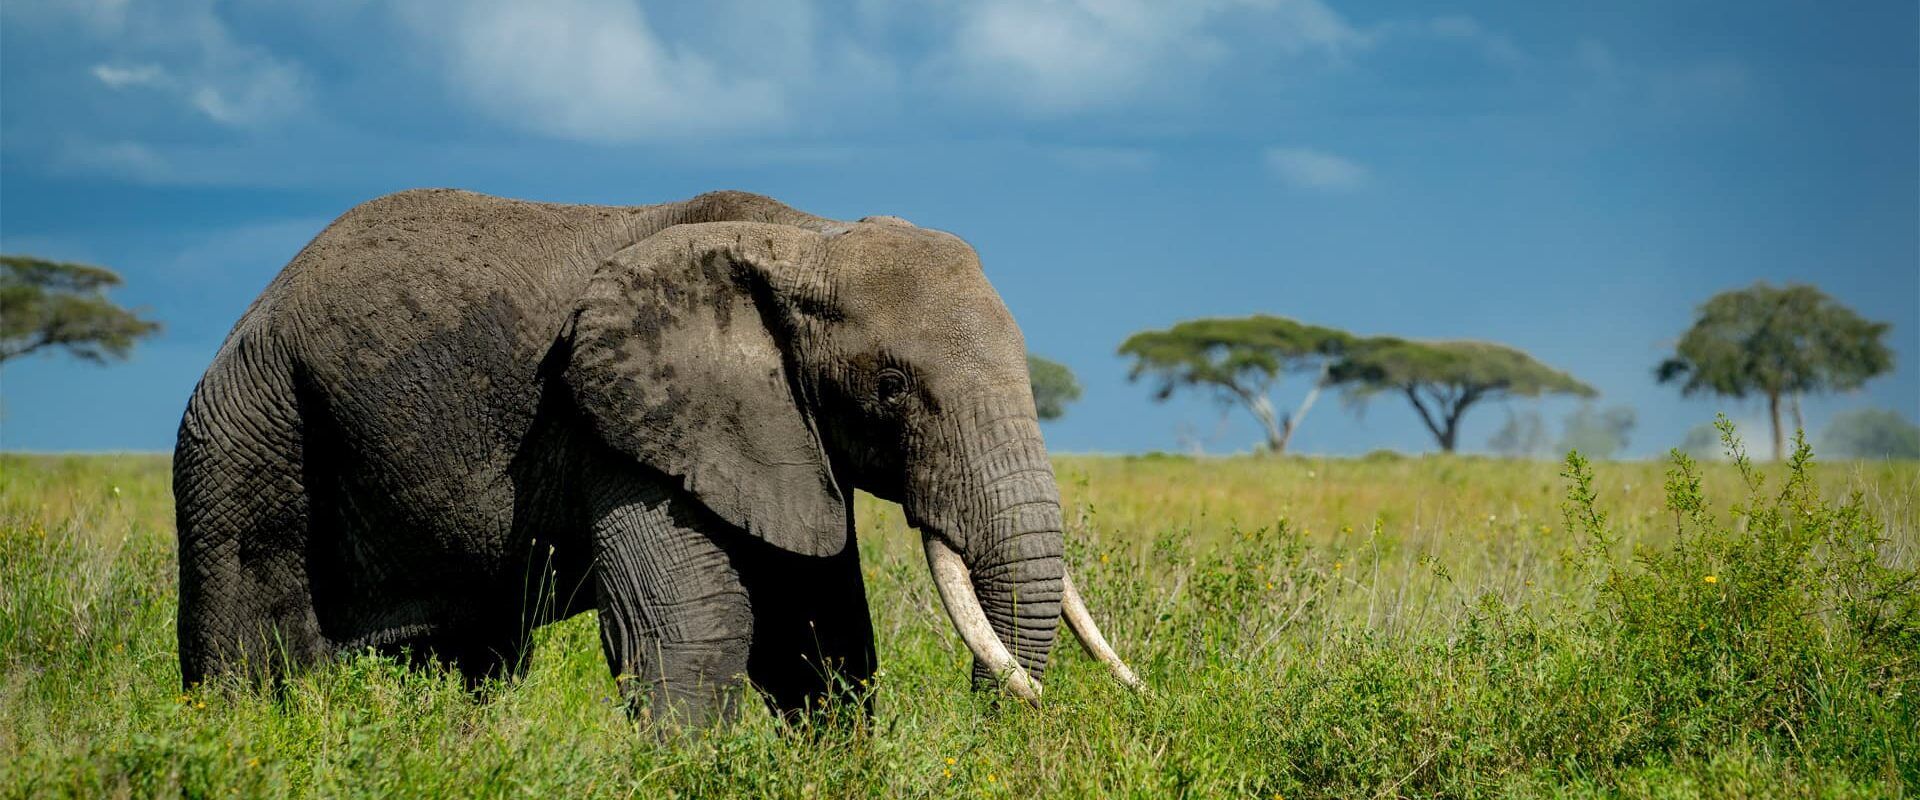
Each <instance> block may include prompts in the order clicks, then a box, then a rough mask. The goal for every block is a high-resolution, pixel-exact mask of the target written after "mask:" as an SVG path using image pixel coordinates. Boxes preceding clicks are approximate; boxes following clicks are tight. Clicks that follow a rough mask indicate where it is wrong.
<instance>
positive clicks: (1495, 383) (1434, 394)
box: [1330, 337, 1596, 453]
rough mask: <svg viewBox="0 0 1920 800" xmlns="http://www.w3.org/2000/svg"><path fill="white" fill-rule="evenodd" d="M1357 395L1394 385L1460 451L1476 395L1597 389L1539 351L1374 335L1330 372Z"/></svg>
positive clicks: (1448, 446) (1439, 437)
mask: <svg viewBox="0 0 1920 800" xmlns="http://www.w3.org/2000/svg"><path fill="white" fill-rule="evenodd" d="M1330 379H1331V381H1332V382H1333V383H1337V384H1340V385H1342V386H1345V387H1347V389H1348V392H1349V393H1350V396H1351V397H1353V398H1354V399H1355V400H1356V401H1358V402H1365V401H1366V400H1367V399H1368V398H1369V397H1372V396H1373V395H1376V394H1379V393H1381V392H1395V393H1398V394H1401V395H1403V396H1405V397H1406V398H1407V401H1408V402H1410V403H1412V404H1413V409H1414V411H1416V412H1418V413H1419V414H1420V421H1421V422H1423V423H1426V426H1427V430H1428V431H1429V432H1431V433H1432V434H1433V437H1434V439H1435V440H1436V441H1438V442H1439V443H1440V449H1441V450H1444V451H1446V452H1449V453H1451V452H1453V450H1454V447H1455V445H1456V444H1458V443H1459V440H1460V419H1461V417H1463V416H1464V415H1465V414H1466V413H1467V409H1469V408H1472V407H1473V405H1474V404H1475V403H1478V402H1481V401H1483V400H1499V399H1504V398H1509V397H1539V396H1541V395H1544V394H1572V395H1578V396H1581V397H1592V396H1594V395H1595V394H1596V392H1594V390H1593V387H1590V386H1588V385H1586V384H1584V383H1581V382H1580V381H1578V380H1575V379H1574V378H1573V376H1571V375H1568V374H1566V373H1564V372H1561V371H1559V370H1556V369H1554V368H1552V367H1549V366H1547V365H1545V364H1542V363H1540V362H1539V361H1536V360H1534V358H1533V357H1532V356H1529V355H1527V354H1526V353H1523V352H1520V351H1519V350H1515V349H1513V348H1511V347H1507V346H1504V345H1498V344H1493V343H1491V342H1467V341H1453V342H1416V341H1411V340H1407V339H1397V338H1393V337H1380V338H1376V339H1367V340H1365V341H1363V342H1360V343H1357V344H1354V345H1352V346H1350V347H1349V348H1348V349H1347V353H1346V355H1344V356H1343V357H1342V358H1341V359H1340V360H1339V361H1338V362H1336V363H1335V364H1334V365H1333V368H1332V371H1331V373H1330Z"/></svg>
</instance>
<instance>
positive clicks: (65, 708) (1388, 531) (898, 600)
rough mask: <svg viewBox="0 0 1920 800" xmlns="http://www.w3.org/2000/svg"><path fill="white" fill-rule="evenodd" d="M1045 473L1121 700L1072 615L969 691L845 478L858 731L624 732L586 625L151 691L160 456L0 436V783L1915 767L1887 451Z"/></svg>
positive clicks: (692, 791)
mask: <svg viewBox="0 0 1920 800" xmlns="http://www.w3.org/2000/svg"><path fill="white" fill-rule="evenodd" d="M1057 462H1058V466H1059V474H1060V476H1061V484H1062V492H1063V494H1064V496H1065V499H1066V503H1067V505H1068V524H1069V532H1068V539H1069V554H1068V555H1069V559H1070V562H1071V563H1072V565H1073V569H1074V571H1075V575H1076V577H1077V578H1078V579H1079V582H1080V583H1081V585H1082V586H1083V587H1084V589H1085V591H1086V592H1087V594H1088V600H1089V603H1090V604H1091V605H1092V606H1093V608H1094V611H1095V614H1096V615H1098V616H1099V617H1100V618H1101V621H1102V625H1103V627H1105V629H1106V631H1107V633H1108V635H1109V636H1110V638H1112V639H1113V640H1114V642H1115V644H1116V646H1117V647H1118V648H1119V650H1120V651H1121V652H1122V653H1123V654H1124V655H1126V656H1127V657H1128V658H1129V660H1130V661H1132V662H1133V664H1134V666H1135V667H1136V668H1137V669H1138V670H1139V671H1140V672H1141V674H1142V676H1143V677H1144V678H1145V679H1146V680H1147V681H1148V683H1150V684H1151V685H1152V686H1153V691H1152V693H1151V694H1150V695H1147V696H1134V695H1131V694H1129V693H1127V692H1125V691H1124V690H1122V689H1120V688H1119V687H1117V686H1115V685H1114V684H1113V683H1112V681H1110V680H1109V679H1108V677H1107V676H1106V675H1105V673H1104V672H1103V670H1102V669H1101V668H1100V667H1099V665H1098V664H1095V663H1093V662H1091V660H1090V659H1088V658H1087V657H1086V656H1085V655H1084V653H1082V652H1081V651H1080V650H1079V648H1078V647H1077V646H1076V645H1074V644H1072V643H1071V641H1070V640H1069V641H1064V642H1063V643H1062V645H1061V646H1060V648H1059V649H1058V650H1056V653H1057V656H1056V660H1055V666H1054V668H1053V669H1052V670H1050V671H1049V673H1048V675H1047V681H1046V686H1047V702H1046V705H1045V707H1044V708H1042V709H1038V710H1034V709H1028V708H1024V707H1020V706H1018V705H1015V704H1003V703H996V702H994V701H993V700H992V699H991V698H988V697H984V696H981V695H976V694H974V693H971V692H969V691H967V690H966V688H965V685H966V667H967V656H966V654H965V651H964V649H963V648H962V647H961V646H960V644H959V642H958V640H957V637H955V636H954V634H953V633H952V631H951V629H950V627H949V626H948V624H947V623H946V621H945V619H944V617H943V616H942V614H941V613H940V612H939V610H938V606H937V601H936V599H935V596H934V593H933V590H932V587H931V586H930V581H929V580H928V578H927V575H926V569H925V566H924V562H923V561H922V560H921V558H920V555H919V548H918V546H917V537H916V535H915V534H914V533H913V532H912V531H910V530H908V529H907V528H906V527H905V525H904V523H903V522H902V520H901V517H900V514H899V511H898V509H897V508H896V507H893V506H890V505H887V504H884V503H880V502H878V501H875V500H873V499H872V498H869V497H862V498H861V502H860V505H859V515H860V517H861V532H862V542H861V545H862V548H863V555H864V557H865V559H866V571H867V575H868V587H869V591H870V597H871V605H872V610H873V615H874V621H875V628H876V631H877V633H878V636H879V644H880V649H881V666H882V670H883V671H882V675H881V677H880V679H879V681H878V689H877V690H878V714H877V718H876V719H875V720H874V721H873V723H872V724H871V725H870V726H867V727H865V728H861V727H859V726H840V727H836V726H824V727H822V728H820V729H813V730H805V731H801V730H795V729H792V728H787V727H783V726H781V725H779V724H776V723H775V722H773V721H772V720H771V719H770V718H769V717H768V716H767V715H766V714H764V713H762V712H760V711H758V710H757V707H756V710H755V711H754V712H752V713H750V714H748V715H747V717H746V718H745V719H744V720H743V721H742V722H740V723H739V724H737V725H735V726H732V727H731V728H729V729H725V730H720V731H715V732H711V733H707V734H700V735H688V736H667V737H661V736H655V735H652V734H651V733H648V732H637V731H636V730H635V724H634V723H633V722H632V721H630V720H629V718H628V717H627V716H626V715H625V714H624V713H623V712H622V711H621V709H620V707H619V705H618V704H617V702H616V701H615V699H614V698H615V689H614V685H613V682H612V680H611V679H610V678H609V677H608V674H607V671H606V667H605V665H604V663H603V662H602V659H601V655H600V648H599V643H598V639H597V633H596V630H595V628H594V622H593V620H592V618H591V616H590V615H588V616H583V617H581V618H577V619H574V620H571V621H568V622H566V623H563V624H560V625H555V626H551V627H549V628H547V629H544V630H542V631H540V632H539V633H538V634H537V635H536V639H537V646H536V650H535V655H534V660H533V663H532V666H531V669H530V671H529V673H528V674H527V675H526V676H525V677H524V678H523V679H521V680H518V681H515V682H512V683H508V684H504V685H495V686H491V687H488V688H487V689H486V690H484V691H483V692H482V694H481V696H480V697H478V698H476V697H475V696H474V695H473V694H472V693H470V692H468V691H467V690H466V688H465V687H464V686H463V685H462V684H461V682H460V680H459V678H458V677H457V676H454V675H449V674H445V673H435V672H422V671H409V670H407V669H404V668H402V667H400V666H398V665H396V664H394V663H392V662H389V661H384V660H381V659H378V658H373V657H370V656H359V657H353V658H347V659H343V660H340V661H338V662H335V663H331V664H329V665H326V666H325V667H324V668H321V669H318V670H316V671H314V672H312V673H309V674H305V675H302V676H299V677H297V678H295V679H293V680H291V681H289V682H287V683H286V685H285V686H284V687H282V688H281V689H280V690H279V691H277V692H275V691H272V690H255V689H250V688H242V687H230V686H214V687H204V688H201V689H197V690H195V691H193V692H191V693H187V694H182V693H181V691H180V689H179V675H178V668H177V666H176V663H175V656H174V638H173V613H174V594H175V577H174V564H173V541H172V508H171V497H170V492H169V488H168V475H167V464H166V460H165V459H164V458H163V457H155V456H94V457H78V456H76V457H38V456H33V457H29V456H0V796H43V795H45V796H83V797H100V796H116V795H130V796H151V795H177V794H186V795H193V796H207V797H215V796H221V797H224V796H242V797H254V796H274V795H299V796H323V797H347V796H370V797H408V796H416V797H439V796H522V795H552V796H607V797H628V796H638V797H653V796H676V795H677V796H690V797H718V796H737V795H771V796H802V797H804V796H876V795H881V796H961V795H964V796H982V795H984V796H1006V797H1023V798H1024V797H1033V796H1073V795H1117V796H1137V797H1163V796H1176V795H1182V794H1186V795H1194V796H1260V797H1272V796H1275V795H1280V796H1284V797H1288V798H1295V797H1374V796H1541V795H1551V796H1618V795H1626V796H1645V797H1692V796H1708V797H1728V796H1823V797H1824V796H1840V797H1845V796H1858V797H1897V796H1904V795H1905V793H1906V792H1907V791H1910V790H1911V788H1912V787H1916V786H1920V755H1916V754H1920V663H1916V654H1917V653H1920V605H1916V603H1917V601H1916V599H1915V598H1916V597H1920V584H1916V582H1915V575H1914V572H1913V570H1914V568H1915V565H1916V561H1917V560H1920V547H1916V545H1920V533H1916V531H1920V525H1917V524H1916V523H1920V504H1917V501H1920V467H1917V466H1916V465H1915V464H1911V463H1906V464H1886V463H1875V464H1865V463H1860V464H1854V463H1848V464H1822V465H1819V466H1817V467H1816V466H1809V465H1804V464H1803V465H1800V466H1799V467H1797V468H1795V467H1793V466H1791V465H1765V466H1760V467H1750V466H1743V465H1736V464H1725V463H1716V464H1708V465H1701V466H1698V467H1694V466H1691V465H1685V466H1679V467H1676V466H1675V465H1671V464H1659V463H1607V464H1599V465H1593V466H1591V467H1588V466H1586V465H1584V464H1583V463H1581V462H1577V461H1576V462H1574V463H1573V464H1571V465H1566V464H1552V463H1538V462H1508V461H1494V460H1483V459H1473V458H1439V457H1435V458H1419V459H1361V460H1334V459H1328V460H1320V459H1302V458H1289V459H1254V458H1236V459H1207V460H1190V459H1184V458H1174V457H1140V458H1093V457H1072V456H1068V457H1061V458H1059V459H1057ZM1563 473H1565V475H1564V476H1563ZM1756 483H1758V485H1757V486H1756V485H1755V484H1756Z"/></svg>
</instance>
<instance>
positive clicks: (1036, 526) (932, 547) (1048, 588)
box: [908, 387, 1139, 702]
mask: <svg viewBox="0 0 1920 800" xmlns="http://www.w3.org/2000/svg"><path fill="white" fill-rule="evenodd" d="M1021 388H1022V390H1023V391H1022V396H1021V397H1020V398H1019V399H1020V400H1021V401H1025V400H1026V399H1027V398H1026V397H1025V394H1024V390H1025V387H1021ZM967 417H969V419H967V421H966V422H965V423H964V424H961V425H956V426H955V428H957V429H959V430H956V431H954V433H955V434H956V437H955V438H954V439H951V440H949V441H948V442H946V443H944V444H945V445H947V447H946V448H945V453H947V454H948V458H947V459H944V460H943V461H944V464H945V465H946V466H947V467H948V468H947V469H943V470H938V471H937V472H936V471H929V472H928V473H927V474H926V475H925V477H927V478H931V480H929V481H927V482H924V483H922V484H921V485H920V486H918V487H916V489H915V491H913V492H912V493H911V495H910V498H911V499H910V501H909V508H908V510H909V513H910V515H911V516H912V517H913V518H914V520H915V524H916V525H917V526H919V527H920V528H921V530H922V531H924V532H925V535H926V537H927V543H926V547H927V563H928V567H929V568H930V569H931V570H932V571H933V575H934V581H935V585H936V586H937V587H938V588H939V589H940V595H941V599H942V601H944V603H945V604H946V607H947V613H948V615H949V616H950V617H951V618H952V619H953V623H954V627H955V628H956V629H957V630H958V631H959V633H960V635H961V638H962V639H963V640H965V641H966V643H967V647H968V649H969V650H971V651H972V652H973V654H974V672H973V674H974V680H975V683H976V684H997V683H1004V684H1005V685H1006V686H1007V688H1008V689H1009V690H1010V691H1012V692H1013V693H1014V694H1015V695H1017V696H1020V697H1022V698H1024V699H1026V700H1029V701H1032V702H1037V701H1038V700H1039V696H1040V683H1039V679H1040V678H1041V676H1042V674H1043V673H1044V672H1045V671H1046V667H1047V658H1048V655H1049V654H1050V653H1051V651H1052V649H1053V641H1054V634H1055V632H1056V630H1057V628H1058V627H1059V623H1060V620H1061V616H1062V614H1063V612H1064V613H1065V614H1066V616H1067V619H1068V622H1069V624H1070V625H1071V626H1072V627H1073V629H1074V631H1075V633H1077V634H1079V636H1080V640H1081V642H1082V643H1084V644H1085V645H1086V646H1087V649H1088V650H1089V651H1090V652H1092V653H1093V654H1094V655H1095V656H1096V657H1097V658H1099V659H1100V660H1101V661H1103V662H1105V663H1107V664H1108V665H1109V667H1111V668H1113V669H1114V671H1115V673H1116V675H1118V676H1120V678H1121V680H1122V681H1124V682H1126V683H1127V684H1128V685H1132V686H1137V685H1138V684H1139V681H1138V679H1137V678H1134V677H1133V674H1132V672H1131V671H1129V670H1127V669H1126V666H1125V665H1124V664H1122V663H1121V662H1120V660H1119V657H1118V656H1116V655H1114V653H1113V648H1112V647H1110V646H1108V645H1107V643H1106V641H1105V640H1104V639H1103V638H1102V637H1101V636H1100V632H1099V629H1098V628H1096V627H1094V626H1093V624H1092V618H1091V617H1090V616H1089V615H1088V614H1087V611H1086V605H1085V603H1083V602H1081V600H1080V597H1079V595H1078V593H1077V592H1075V591H1074V590H1073V586H1072V584H1071V582H1070V581H1068V580H1067V575H1066V568H1065V564H1064V562H1063V561H1062V559H1061V551H1062V549H1063V546H1064V541H1063V538H1062V533H1061V528H1062V525H1061V515H1060V493H1059V488H1058V487H1057V486H1056V485H1055V483H1054V478H1053V466H1052V463H1051V462H1049V461H1048V460H1047V452H1046V446H1045V445H1044V444H1043V443H1042V442H1041V438H1040V428H1039V425H1038V422H1037V420H1036V418H1035V417H1034V414H1033V409H1032V406H1031V405H1030V404H1029V403H1026V402H1001V403H990V404H985V405H983V406H981V407H979V408H976V409H974V410H972V411H971V413H969V414H967ZM955 453H957V454H958V456H957V457H956V456H953V455H952V454H955ZM988 634H991V635H988Z"/></svg>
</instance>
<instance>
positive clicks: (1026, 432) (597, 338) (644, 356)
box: [568, 207, 1137, 700]
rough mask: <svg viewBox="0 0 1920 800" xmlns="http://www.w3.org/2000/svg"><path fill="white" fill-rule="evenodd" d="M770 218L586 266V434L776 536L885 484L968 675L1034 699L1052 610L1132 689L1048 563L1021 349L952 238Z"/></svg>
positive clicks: (804, 540) (832, 525)
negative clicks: (594, 269) (915, 531)
mask: <svg viewBox="0 0 1920 800" xmlns="http://www.w3.org/2000/svg"><path fill="white" fill-rule="evenodd" d="M781 208H782V209H784V207H781ZM774 218H775V219H779V220H780V221H778V222H695V223H689V224H680V225H675V226H672V227H669V228H667V229H665V230H663V231H661V232H659V233H656V234H654V235H652V236H650V237H648V238H646V239H644V240H642V241H641V242H639V243H638V244H635V245H633V246H631V247H628V248H626V249H624V250H622V251H620V252H619V253H618V254H616V255H615V256H614V257H613V258H612V259H611V260H609V261H608V262H607V263H606V264H604V265H603V266H602V267H601V268H600V270H599V272H598V273H596V275H595V277H594V278H593V280H592V282H591V284H590V286H589V288H588V290H587V293H586V297H585V301H584V303H583V305H582V307H581V311H580V312H579V314H578V315H577V317H576V319H575V323H574V325H575V330H574V339H573V341H574V344H573V347H574V351H573V356H572V359H573V360H572V362H571V364H570V366H569V367H568V373H569V375H568V379H569V382H570V383H571V384H572V385H573V386H574V388H575V395H576V398H578V402H579V403H580V405H581V406H582V407H583V410H584V411H585V412H586V413H587V415H588V416H589V417H590V418H591V420H592V421H593V425H594V427H595V429H596V430H597V431H598V432H599V434H600V436H601V437H602V438H603V439H604V440H605V441H606V442H607V443H608V444H610V445H611V446H612V447H614V448H615V449H616V450H619V451H621V452H623V453H625V454H627V455H629V456H632V457H634V458H636V459H638V460H639V461H640V462H642V463H644V464H646V465H648V466H649V467H651V468H653V469H655V470H658V471H659V472H661V473H664V474H665V475H667V476H670V477H672V478H675V479H678V480H679V481H680V482H681V484H682V485H683V486H684V487H685V489H686V490H687V491H688V492H690V493H692V494H693V495H694V496H695V497H697V498H699V499H700V501H701V502H702V503H703V504H704V505H706V506H707V507H708V508H709V509H711V510H712V511H713V512H714V513H715V514H716V515H718V516H719V517H720V518H721V519H723V520H725V521H727V522H728V523H731V524H732V525H734V526H737V527H739V528H740V529H742V530H744V531H746V532H748V533H749V534H751V535H754V536H758V537H760V538H762V539H764V540H766V541H768V542H770V543H772V544H774V545H776V546H778V547H781V548H784V549H787V550H790V551H793V552H797V553H803V554H809V555H829V554H833V553H837V552H840V551H841V550H842V549H843V548H844V547H846V546H847V544H848V537H849V534H850V531H851V530H852V520H851V509H850V499H851V498H850V495H851V492H852V490H853V489H855V488H861V489H865V490H867V491H869V492H872V493H873V494H875V495H877V496H880V497H882V498H887V499H891V500H895V501H897V502H899V503H901V504H902V506H903V507H904V508H905V510H906V513H907V517H908V520H909V521H910V522H911V523H912V524H913V525H914V526H915V527H917V528H919V529H920V531H921V532H922V534H923V536H924V538H925V547H926V551H927V556H928V563H929V565H930V568H931V569H932V571H933V573H934V577H935V580H936V584H937V585H938V586H939V589H940V593H941V597H942V600H943V601H944V602H945V604H946V607H947V610H948V613H949V615H950V616H951V617H952V619H953V622H954V624H955V626H956V627H957V628H958V629H959V632H960V634H961V636H962V638H963V639H964V640H965V641H966V643H967V646H968V648H969V649H970V650H971V651H972V652H973V654H974V656H975V675H976V678H977V679H984V678H988V677H989V676H997V677H998V678H1000V679H1002V680H1004V681H1005V682H1006V685H1007V686H1008V687H1009V689H1010V690H1012V691H1013V692H1015V693H1016V694H1018V695H1020V696H1022V697H1025V698H1027V699H1029V700H1037V699H1038V697H1039V691H1040V687H1039V683H1038V678H1039V676H1040V675H1041V673H1042V671H1043V670H1044V669H1045V668H1046V664H1047V657H1048V653H1049V651H1050V649H1051V648H1052V645H1053V640H1054V633H1055V629H1056V627H1057V625H1058V622H1059V620H1060V618H1061V616H1062V615H1063V614H1064V615H1065V616H1066V617H1067V619H1068V621H1069V623H1070V624H1071V625H1072V626H1073V628H1074V630H1075V631H1076V632H1078V633H1079V634H1080V635H1081V639H1082V641H1083V642H1085V643H1086V644H1087V645H1088V647H1089V649H1090V650H1092V651H1093V652H1094V653H1095V654H1096V655H1097V656H1099V657H1101V658H1102V660H1104V661H1107V662H1108V663H1109V664H1110V665H1111V666H1113V667H1114V668H1115V671H1116V673H1117V674H1119V675H1121V677H1122V679H1123V680H1126V681H1128V682H1129V683H1130V684H1136V685H1137V682H1136V681H1135V680H1134V679H1133V676H1132V674H1131V673H1130V672H1127V671H1126V668H1125V667H1124V666H1123V665H1121V664H1120V662H1119V660H1118V658H1116V657H1114V656H1113V652H1112V649H1111V648H1110V647H1108V646H1107V645H1106V644H1105V642H1104V641H1101V640H1100V636H1099V632H1098V630H1097V629H1096V628H1094V626H1093V625H1092V623H1091V620H1089V619H1088V618H1087V616H1086V612H1085V607H1084V604H1082V603H1081V602H1080V601H1079V597H1078V595H1077V593H1075V592H1074V590H1073V588H1072V585H1071V582H1070V581H1068V580H1067V577H1066V573H1065V569H1064V565H1063V563H1062V560H1061V549H1062V538H1061V513H1060V498H1059V492H1058V489H1057V488H1056V486H1055V484H1054V478H1053V470H1052V467H1051V465H1050V463H1049V462H1048V460H1047V455H1046V448H1045V446H1044V445H1043V444H1042V442H1041V437H1040V429H1039V425H1038V422H1037V418H1036V416H1035V414H1034V407H1033V400H1032V395H1031V392H1030V390H1029V388H1028V384H1027V371H1026V348H1025V345H1024V343H1023V341H1022V339H1021V335H1020V331H1019V328H1018V327H1016V326H1015V325H1014V321H1013V317H1012V315H1011V314H1009V313H1008V312H1007V309H1006V306H1005V305H1004V304H1003V303H1002V302H1001V301H1000V298H999V296H998V295H997V294H995V292H994V291H993V288H992V287H991V286H989V285H988V283H987V280H986V277H985V275H984V274H983V273H982V272H981V268H980V263H979V259H978V258H977V257H976V256H975V254H974V252H973V249H972V248H971V247H969V246H968V245H967V244H966V243H965V242H963V241H961V240H960V239H958V238H956V237H954V236H952V235H950V234H946V233H942V232H939V231H934V230H928V229H923V228H917V227H914V226H913V225H911V224H908V223H906V222H904V221H902V220H898V219H893V218H884V217H882V218H868V219H867V220H863V221H861V222H858V223H839V222H833V221H830V220H822V219H818V218H813V217H808V216H806V215H802V214H799V213H798V212H792V211H791V209H785V210H784V216H778V217H774Z"/></svg>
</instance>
